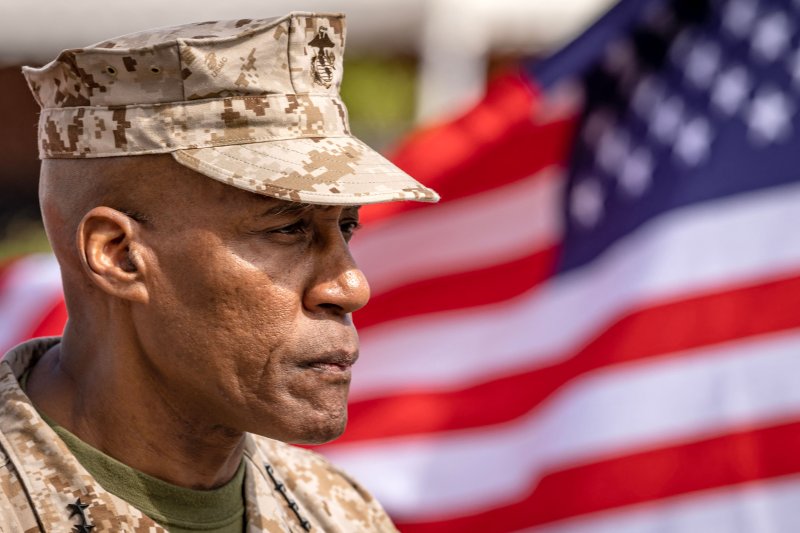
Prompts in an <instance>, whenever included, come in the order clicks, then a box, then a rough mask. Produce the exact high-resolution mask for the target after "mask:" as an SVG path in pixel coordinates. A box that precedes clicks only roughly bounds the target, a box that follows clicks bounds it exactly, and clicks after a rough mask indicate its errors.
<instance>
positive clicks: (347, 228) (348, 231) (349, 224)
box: [339, 220, 361, 241]
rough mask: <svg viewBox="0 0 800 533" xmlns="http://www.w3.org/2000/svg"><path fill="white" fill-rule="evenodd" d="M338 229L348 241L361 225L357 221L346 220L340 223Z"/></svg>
mask: <svg viewBox="0 0 800 533" xmlns="http://www.w3.org/2000/svg"><path fill="white" fill-rule="evenodd" d="M339 227H340V228H341V230H342V235H344V237H345V239H346V240H348V241H349V240H350V239H351V238H352V237H353V234H354V233H355V232H356V231H358V230H359V229H360V228H361V224H359V223H358V221H357V220H348V221H346V222H342V223H341V224H340V225H339Z"/></svg>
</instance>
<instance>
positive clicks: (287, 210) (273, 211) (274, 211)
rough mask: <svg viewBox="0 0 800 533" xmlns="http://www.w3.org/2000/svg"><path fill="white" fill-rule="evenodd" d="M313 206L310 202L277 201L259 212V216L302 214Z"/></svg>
mask: <svg viewBox="0 0 800 533" xmlns="http://www.w3.org/2000/svg"><path fill="white" fill-rule="evenodd" d="M315 207H319V206H315V205H312V204H305V203H301V202H279V203H276V204H275V205H273V206H272V207H270V208H268V209H267V210H266V211H263V212H262V213H259V214H258V216H259V217H276V216H281V215H302V214H303V213H306V212H307V211H310V210H311V209H314V208H315Z"/></svg>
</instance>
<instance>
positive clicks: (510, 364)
mask: <svg viewBox="0 0 800 533" xmlns="http://www.w3.org/2000/svg"><path fill="white" fill-rule="evenodd" d="M798 205H800V185H798V184H792V185H787V186H783V187H780V188H774V189H770V190H766V191H761V192H758V193H750V194H748V195H743V196H739V197H733V198H727V199H723V200H719V201H716V202H706V203H703V204H701V205H697V206H693V207H689V208H685V209H682V210H679V211H675V212H672V213H669V214H667V215H665V216H663V217H661V218H659V219H656V220H654V221H653V222H652V223H650V224H649V225H647V226H645V227H643V228H641V229H640V230H639V231H637V232H635V233H634V234H632V235H630V236H628V237H626V238H624V239H622V240H621V241H619V242H618V243H617V244H616V245H614V246H613V247H612V248H610V249H609V250H608V252H607V253H606V254H605V255H604V256H602V257H600V258H598V259H597V260H595V261H594V262H593V263H591V264H590V265H588V266H586V267H584V268H582V269H578V270H575V271H573V272H570V273H568V274H566V275H563V276H559V277H557V278H554V279H553V280H552V281H550V282H548V283H546V284H545V285H543V286H541V287H539V288H536V289H534V290H532V291H529V292H528V293H526V294H524V295H522V296H520V297H519V298H515V299H514V300H511V301H508V302H503V303H502V304H495V305H489V306H484V307H481V308H475V309H466V310H459V311H453V312H444V313H437V314H432V315H425V316H418V317H412V318H409V319H404V320H397V321H393V322H388V323H385V324H380V325H376V326H373V327H370V328H366V329H364V330H362V331H361V332H360V333H361V353H362V357H361V359H360V360H359V363H358V365H356V367H355V369H354V370H355V374H354V380H353V386H352V389H351V398H352V399H353V400H362V399H365V398H371V397H377V396H388V395H391V394H392V393H394V392H396V391H400V390H403V389H405V388H407V387H408V388H416V389H419V388H433V389H447V388H451V387H458V386H461V385H463V384H464V383H470V382H473V381H475V380H485V379H489V378H490V377H492V376H496V375H502V374H507V373H512V372H517V371H520V370H528V369H531V368H535V367H537V366H541V365H545V364H550V363H553V362H556V361H557V360H560V359H561V358H563V357H565V356H568V355H571V354H572V353H573V352H574V350H575V349H576V347H577V346H581V345H583V344H584V343H585V342H586V341H587V340H589V339H591V338H592V337H594V336H595V335H597V334H598V333H599V332H600V331H602V330H603V329H604V328H605V327H607V325H608V324H609V323H611V322H613V321H614V320H616V318H617V317H618V316H619V314H620V313H623V312H625V311H626V310H627V309H630V308H631V307H632V306H637V307H641V306H645V305H648V304H650V303H651V302H653V301H655V300H658V299H659V298H670V299H673V298H679V297H682V296H685V295H691V294H693V293H695V292H696V291H714V290H716V289H718V288H726V287H727V286H729V285H731V284H738V283H756V282H759V281H761V280H765V279H768V278H770V277H771V276H778V275H785V274H792V273H797V272H800V239H798V238H797V235H796V233H797V228H800V209H798V207H797V206H798ZM462 231H463V232H464V233H465V234H469V232H470V230H469V229H463V228H462ZM430 238H431V239H433V240H434V242H436V239H438V238H439V237H438V236H436V237H434V236H432V237H430Z"/></svg>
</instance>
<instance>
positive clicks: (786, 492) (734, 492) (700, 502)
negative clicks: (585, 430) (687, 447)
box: [525, 476, 800, 533]
mask: <svg viewBox="0 0 800 533" xmlns="http://www.w3.org/2000/svg"><path fill="white" fill-rule="evenodd" d="M797 502H800V477H798V476H789V477H786V478H778V479H772V480H767V481H759V482H755V483H747V484H745V485H742V486H739V487H727V488H724V489H718V490H709V491H703V492H700V493H695V494H691V495H686V496H680V497H677V498H670V499H668V500H664V501H659V502H655V503H653V504H645V505H637V506H632V507H626V508H623V509H618V510H614V511H606V512H603V513H596V514H591V515H588V516H585V517H580V518H573V519H570V520H566V521H563V522H559V523H557V524H553V525H548V526H540V527H535V528H531V529H527V530H525V533H664V532H666V531H668V532H669V533H796V532H797V531H800V505H798V504H797Z"/></svg>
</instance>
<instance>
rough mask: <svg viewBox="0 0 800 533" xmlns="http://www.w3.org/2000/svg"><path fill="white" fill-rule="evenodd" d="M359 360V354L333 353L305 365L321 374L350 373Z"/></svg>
mask: <svg viewBox="0 0 800 533" xmlns="http://www.w3.org/2000/svg"><path fill="white" fill-rule="evenodd" d="M357 359H358V352H332V353H328V354H325V355H323V356H321V357H319V358H316V359H312V360H310V361H307V362H305V363H304V364H303V366H305V367H307V368H311V369H312V370H317V371H319V372H331V373H342V372H349V371H350V369H351V368H352V367H353V365H354V364H355V362H356V360H357Z"/></svg>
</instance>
